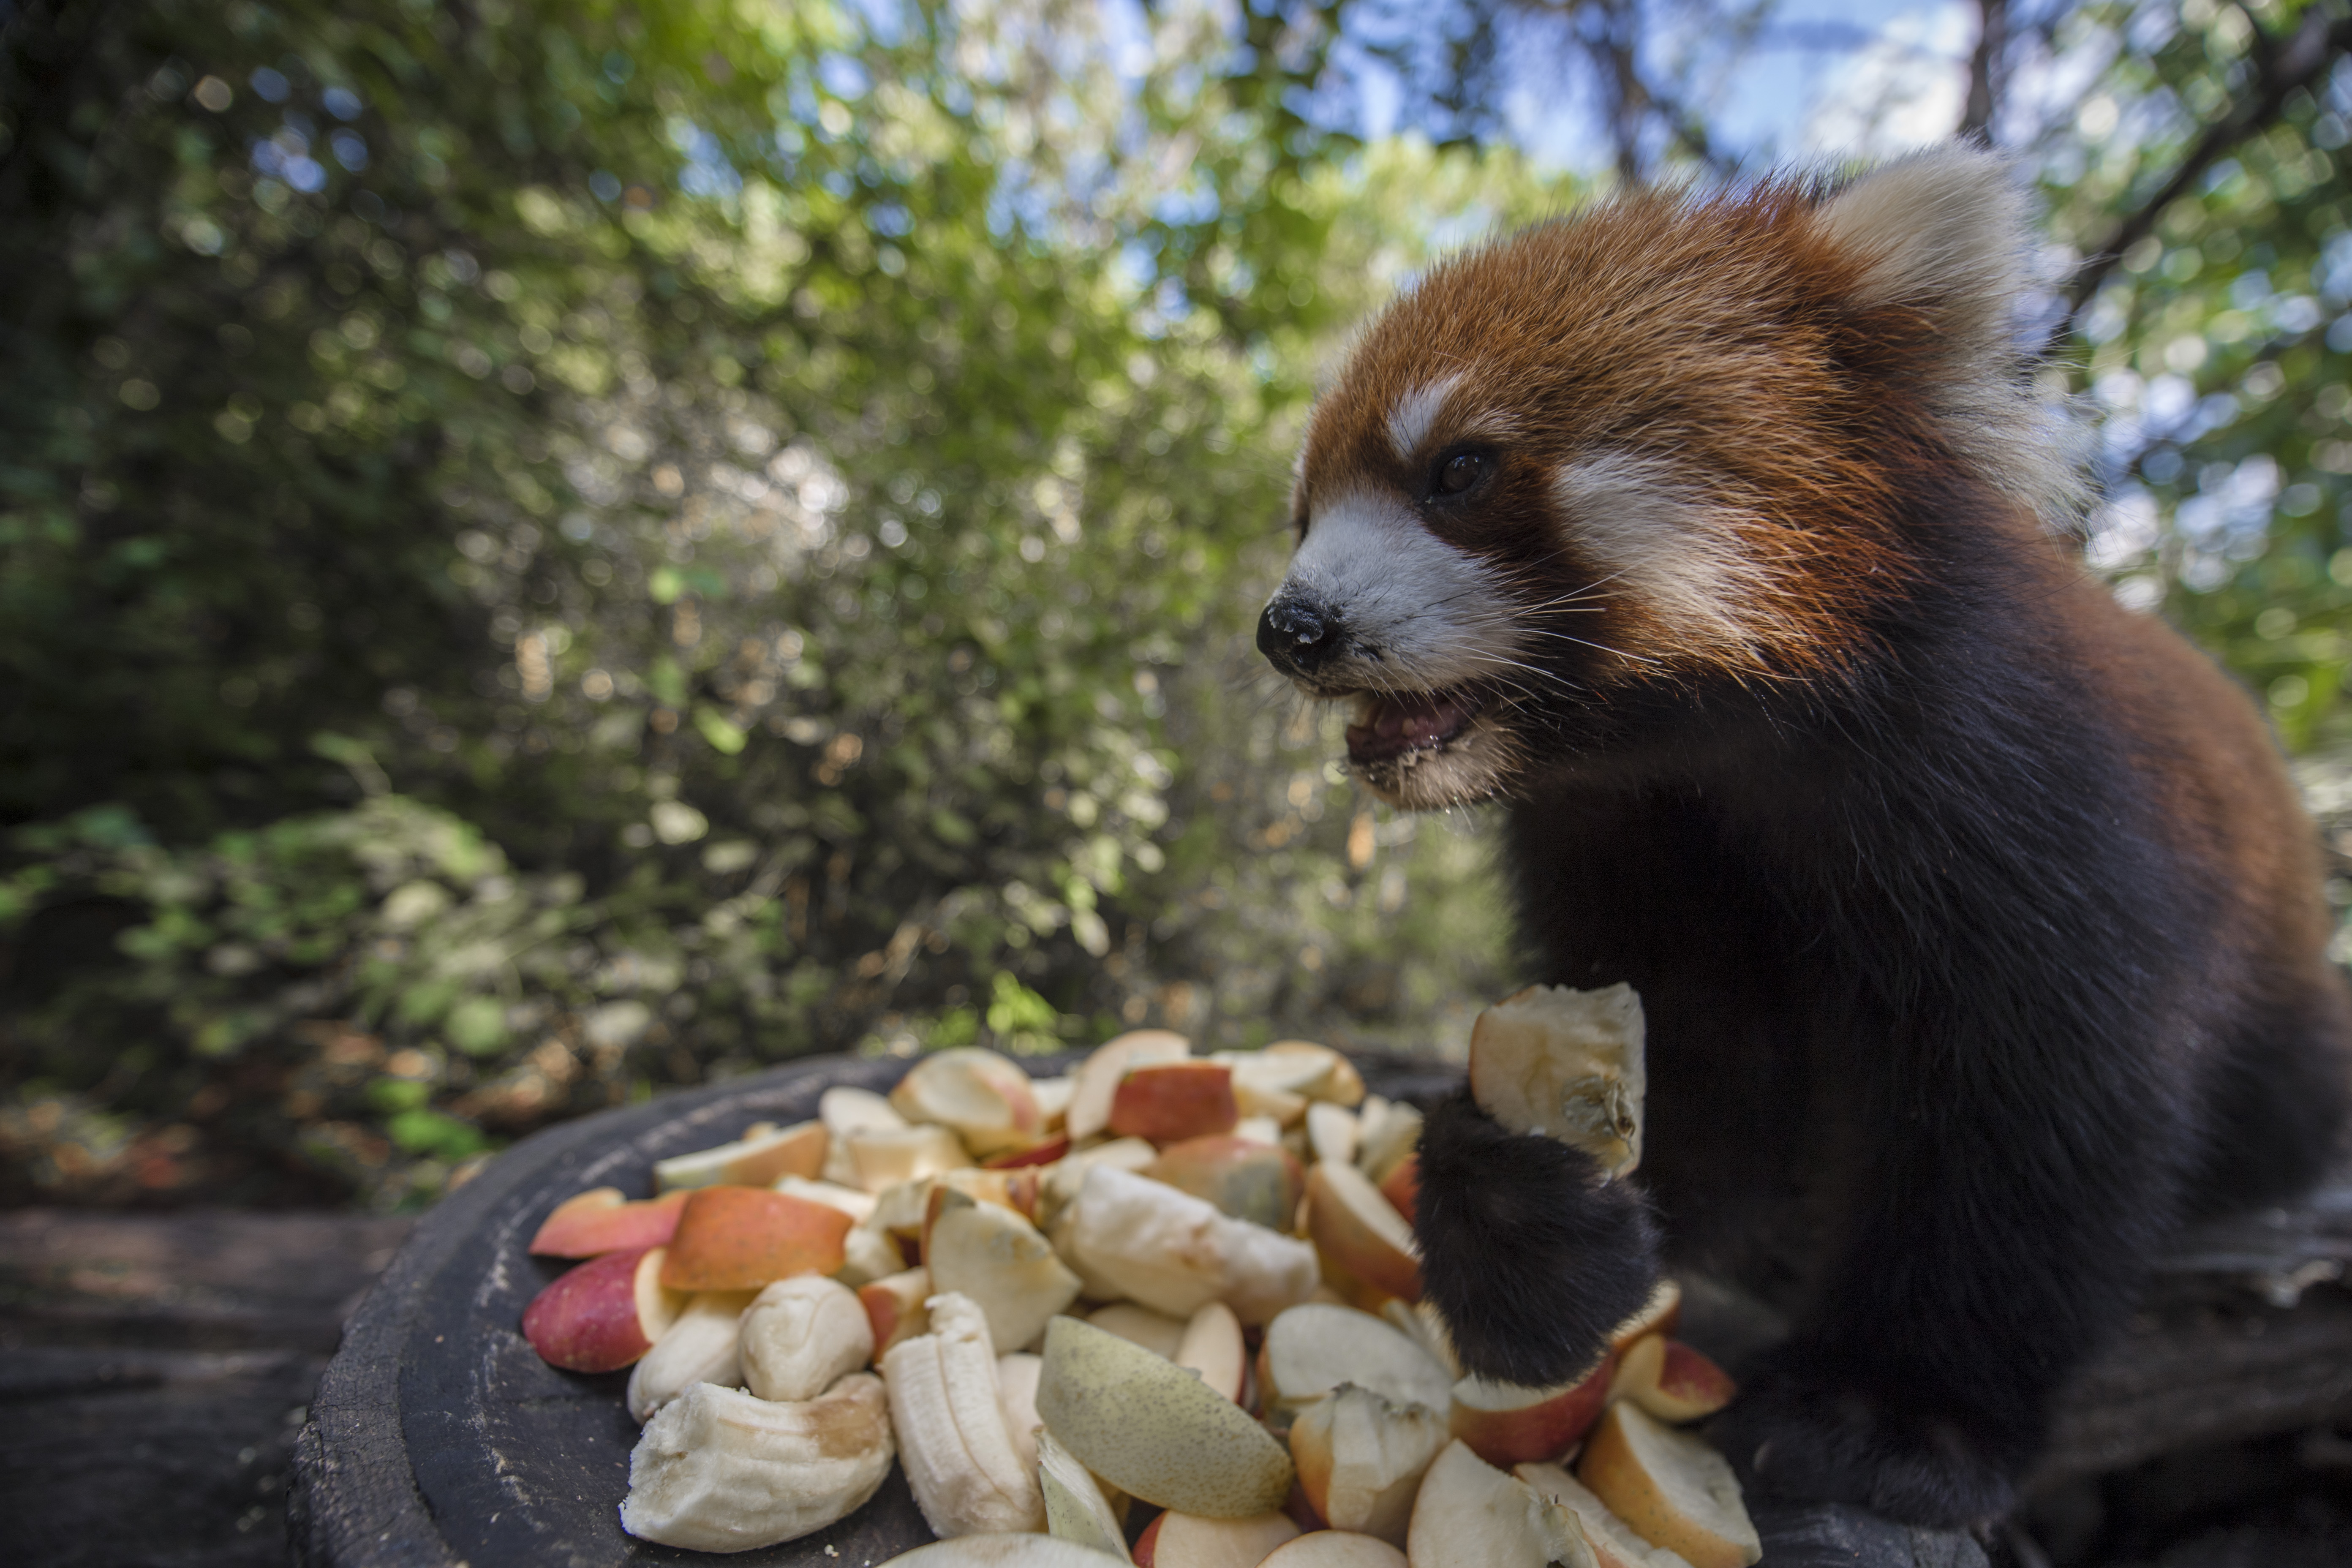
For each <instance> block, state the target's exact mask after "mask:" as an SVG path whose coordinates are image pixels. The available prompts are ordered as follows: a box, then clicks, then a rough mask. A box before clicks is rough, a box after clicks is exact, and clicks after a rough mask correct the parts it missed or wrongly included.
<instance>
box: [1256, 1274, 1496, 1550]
mask: <svg viewBox="0 0 2352 1568" xmlns="http://www.w3.org/2000/svg"><path fill="white" fill-rule="evenodd" d="M1343 1383H1352V1384H1356V1385H1357V1386H1358V1387H1360V1388H1366V1389H1370V1391H1371V1392H1373V1393H1374V1394H1379V1395H1381V1397H1382V1398H1384V1399H1386V1400H1388V1401H1389V1402H1390V1403H1391V1404H1394V1405H1423V1406H1425V1407H1426V1408H1428V1409H1429V1410H1430V1411H1431V1412H1432V1413H1433V1414H1437V1415H1441V1416H1442V1415H1443V1413H1444V1410H1445V1408H1446V1405H1447V1403H1448V1401H1449V1399H1450V1398H1451V1396H1452V1394H1453V1388H1454V1380H1453V1379H1452V1378H1451V1377H1449V1376H1448V1375H1447V1374H1446V1372H1445V1369H1444V1367H1442V1366H1440V1365H1438V1364H1437V1363H1436V1362H1434V1361H1433V1360H1431V1359H1430V1355H1429V1352H1427V1351H1424V1350H1423V1349H1422V1348H1421V1347H1420V1346H1419V1345H1417V1344H1415V1343H1414V1342H1412V1340H1410V1339H1408V1338H1406V1337H1405V1336H1404V1335H1403V1334H1401V1333H1399V1332H1398V1331H1396V1330H1394V1329H1392V1328H1391V1327H1389V1325H1388V1324H1386V1323H1384V1322H1382V1321H1380V1320H1379V1319H1378V1318H1375V1317H1373V1316H1372V1315H1371V1314H1370V1313H1369V1312H1360V1311H1358V1310H1355V1309H1354V1308H1353V1307H1332V1306H1326V1305H1324V1304H1322V1303H1320V1302H1309V1303H1307V1305H1305V1306H1302V1307H1293V1308H1291V1309H1290V1310H1288V1311H1286V1312H1284V1313H1283V1314H1282V1315H1281V1316H1279V1317H1277V1318H1276V1319H1275V1320H1274V1321H1273V1322H1271V1323H1269V1324H1267V1325H1266V1330H1265V1344H1264V1345H1263V1346H1262V1347H1261V1348H1260V1349H1259V1351H1258V1397H1259V1399H1261V1400H1262V1401H1264V1402H1265V1407H1266V1410H1267V1412H1268V1414H1269V1415H1277V1414H1285V1413H1291V1412H1296V1411H1297V1410H1298V1409H1300V1408H1301V1407H1302V1406H1304V1405H1307V1404H1308V1403H1309V1402H1310V1401H1313V1400H1317V1399H1320V1398H1322V1397H1323V1396H1324V1395H1325V1394H1328V1393H1330V1392H1331V1391H1332V1390H1333V1389H1335V1388H1337V1387H1339V1385H1340V1384H1343ZM1324 1517H1326V1518H1327V1519H1328V1517H1330V1516H1329V1515H1328V1514H1327V1515H1325V1516H1324Z"/></svg>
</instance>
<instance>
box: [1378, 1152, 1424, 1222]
mask: <svg viewBox="0 0 2352 1568" xmlns="http://www.w3.org/2000/svg"><path fill="white" fill-rule="evenodd" d="M1381 1196H1382V1197H1384V1198H1386V1199H1388V1201H1389V1206H1390V1207H1391V1208H1393V1209H1395V1210H1396V1212H1397V1213H1399V1214H1401V1215H1404V1222H1405V1224H1407V1225H1411V1224H1412V1215H1413V1210H1414V1209H1415V1208H1416V1207H1418V1206H1419V1205H1420V1202H1421V1155H1420V1153H1419V1152H1414V1153H1411V1154H1407V1155H1406V1156H1405V1157H1404V1158H1403V1159H1402V1160H1399V1161H1398V1162H1397V1163H1395V1164H1394V1165H1392V1166H1391V1167H1390V1168H1389V1173H1388V1174H1387V1175H1385V1176H1383V1177H1381Z"/></svg>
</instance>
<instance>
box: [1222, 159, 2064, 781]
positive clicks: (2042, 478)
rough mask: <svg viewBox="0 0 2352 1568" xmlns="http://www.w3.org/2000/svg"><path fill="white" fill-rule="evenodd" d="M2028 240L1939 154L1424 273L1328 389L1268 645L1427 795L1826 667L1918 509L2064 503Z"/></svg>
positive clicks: (1865, 619) (2035, 511) (1907, 535)
mask: <svg viewBox="0 0 2352 1568" xmlns="http://www.w3.org/2000/svg"><path fill="white" fill-rule="evenodd" d="M2025 243H2026V231H2025V226H2024V223H2023V218H2022V202H2021V197H2020V195H2018V193H2017V191H2016V189H2015V187H2014V185H2013V184H2012V182H2011V177H2010V174H2009V172H2008V170H2007V168H2006V167H2005V166H2004V165H2003V163H2001V162H2000V160H1999V159H1998V158H1996V157H1994V156H1993V155H1991V154H1989V153H1981V152H1977V151H1973V150H1969V149H1965V148H1952V149H1945V150H1939V151H1935V152H1929V153H1919V154H1916V155H1915V156H1912V157H1909V158H1906V159H1904V160H1901V161H1899V162H1897V163H1891V164H1888V165H1885V166H1884V167H1882V168H1880V169H1878V170H1876V171H1875V172H1874V173H1871V174H1867V175H1865V176H1864V177H1863V178H1862V179H1860V180H1858V181H1855V182H1853V183H1852V184H1845V185H1843V186H1833V185H1830V184H1824V183H1820V182H1803V181H1779V182H1769V183H1767V184H1762V185H1759V186H1757V187H1754V188H1751V189H1748V190H1746V191H1742V192H1738V193H1736V194H1732V195H1721V196H1716V197H1711V198H1706V199H1694V198H1691V197H1688V196H1685V195H1674V194H1655V193H1653V194H1642V195H1631V196H1625V197H1621V198H1618V199H1616V200H1612V201H1610V202H1606V203H1603V204H1601V205H1597V206H1594V207H1592V208H1591V209H1589V210H1587V211H1585V212H1582V213H1580V214H1578V215H1575V216H1570V217H1567V218H1564V219H1561V220H1559V221H1556V222H1552V223H1549V224H1545V225H1542V226H1538V227H1535V228H1531V229H1528V230H1526V231H1524V232H1522V233H1520V234H1517V235H1514V236H1512V237H1508V238H1506V239H1502V240H1499V241H1497V242H1496V243H1494V244H1491V245H1488V246H1486V247H1484V248H1481V249H1478V250H1475V251H1472V252H1470V253H1468V254H1466V255H1464V256H1461V257H1458V258H1454V259H1452V260H1449V261H1447V262H1445V263H1444V264H1442V265H1440V266H1438V267H1435V268H1432V269H1431V270H1430V271H1429V272H1428V273H1427V274H1426V275H1425V276H1424V277H1423V278H1422V279H1420V281H1419V282H1418V283H1417V284H1416V285H1415V286H1414V287H1413V288H1412V289H1411V290H1410V291H1409V292H1407V293H1406V294H1404V295H1403V296H1402V298H1400V299H1399V300H1396V302H1395V303H1393V304H1392V305H1391V306H1390V307H1389V308H1388V310H1386V311H1385V312H1384V313H1383V314H1382V315H1381V317H1379V318H1378V319H1377V320H1376V321H1374V322H1373V323H1372V324H1371V325H1370V328H1369V329H1368V330H1367V331H1366V332H1365V334H1364V336H1363V338H1362V340H1361V341H1360V342H1359V343H1358V344H1357V346H1356V347H1355V349H1354V350H1353V352H1352V353H1351V354H1350V356H1349V360H1348V363H1347V364H1346V366H1345V368H1344V369H1343V371H1342V372H1341V374H1340V376H1339V380H1338V382H1337V383H1336V384H1335V385H1334V386H1333V387H1332V388H1331V390H1330V391H1329V392H1328V393H1327V394H1326V395H1324V396H1323V397H1322V398H1321V399H1320V400H1319V401H1318V404H1317V405H1316V408H1315V411H1314V416H1313V418H1312V421H1311V424H1310V426H1309V428H1308V433H1307V442H1306V447H1305V450H1304V452H1303V453H1302V454H1301V456H1300V459H1299V469H1298V482H1297V489H1296V492H1295V494H1294V497H1293V501H1292V522H1293V526H1294V527H1295V529H1296V530H1297V536H1298V548H1297V554H1296V556H1295V557H1294V559H1293V561H1292V563H1291V567H1290V572H1289V574H1288V576H1287V577H1286V578H1285V579H1284V581H1283V584H1282V585H1281V587H1280V588H1279V589H1278V590H1277V591H1276V594H1275V595H1274V597H1273V599H1272V601H1271V602H1270V603H1269V604H1268V605H1266V607H1265V614H1264V615H1263V616H1262V617H1261V618H1260V621H1259V625H1258V646H1259V647H1260V648H1261V649H1263V650H1264V651H1265V654H1266V656H1267V658H1269V659H1271V660H1272V661H1273V663H1274V664H1275V665H1276V668H1279V669H1280V670H1281V671H1282V672H1283V673H1284V674H1286V675H1287V676H1288V677H1290V678H1291V679H1292V680H1293V681H1294V682H1295V683H1296V684H1297V685H1298V686H1299V687H1300V688H1301V689H1303V690H1305V691H1306V692H1307V693H1308V694H1310V695H1312V696H1315V697H1318V698H1326V699H1334V700H1355V701H1356V702H1357V703H1358V705H1359V711H1358V714H1357V722H1356V723H1355V724H1354V725H1353V726H1351V727H1350V729H1349V735H1348V741H1349V755H1350V758H1351V760H1352V761H1353V763H1355V765H1356V767H1357V770H1358V771H1359V772H1360V773H1361V774H1362V775H1363V776H1364V777H1365V778H1366V780H1367V781H1368V782H1369V783H1370V784H1371V786H1372V787H1373V788H1374V789H1375V790H1376V791H1377V792H1378V793H1380V794H1381V795H1382V796H1384V797H1385V798H1387V799H1389V800H1390V801H1391V802H1393V803H1395V804H1398V805H1404V806H1408V807H1413V808H1424V807H1433V806H1441V805H1450V804H1454V803H1456V802H1461V801H1468V800H1476V799H1480V798H1484V797H1486V796H1490V795H1507V794H1511V793H1514V792H1515V791H1516V790H1517V788H1519V787H1522V786H1524V785H1526V784H1531V783H1533V782H1534V781H1535V779H1536V778H1537V777H1538V775H1539V774H1540V773H1542V772H1543V771H1544V770H1545V769H1546V768H1548V767H1549V766H1553V765H1573V763H1574V760H1575V759H1576V758H1577V757H1579V756H1581V755H1588V754H1591V753H1592V752H1596V751H1598V752H1606V751H1609V750H1611V749H1612V748H1614V747H1622V746H1623V745H1625V744H1629V743H1638V742H1639V740H1640V738H1641V735H1642V734H1643V732H1644V729H1645V727H1647V729H1648V730H1653V731H1654V730H1657V729H1659V728H1660V727H1664V726H1671V725H1673V724H1675V723H1677V722H1687V721H1689V720H1690V719H1691V718H1692V717H1693V716H1694V715H1695V714H1697V713H1699V712H1701V711H1703V710H1706V709H1707V708H1708V706H1709V704H1710V703H1711V702H1712V703H1713V704H1714V706H1715V707H1716V709H1717V710H1719V709H1720V706H1721V702H1720V700H1719V699H1720V698H1721V697H1728V696H1732V695H1737V694H1742V693H1745V694H1750V695H1752V694H1756V693H1759V692H1761V693H1767V694H1769V693H1770V692H1771V691H1773V690H1776V689H1788V688H1789V687H1790V684H1791V683H1798V684H1801V685H1818V683H1820V682H1822V681H1824V680H1831V681H1833V680H1836V679H1840V678H1841V677H1842V676H1843V675H1845V674H1847V673H1850V672H1851V671H1852V670H1853V669H1854V668H1857V667H1858V666H1859V665H1860V664H1861V663H1862V662H1864V661H1866V660H1867V659H1868V658H1869V657H1870V655H1871V652H1872V648H1873V647H1874V644H1875V642H1876V633H1875V631H1874V617H1875V616H1879V615H1880V614H1882V613H1883V612H1884V608H1885V605H1887V604H1889V603H1890V602H1892V601H1894V600H1896V599H1899V598H1900V596H1901V595H1904V594H1905V593H1906V592H1907V591H1908V584H1911V583H1913V582H1915V581H1916V579H1917V577H1918V575H1919V574H1920V572H1921V570H1922V563H1921V559H1920V553H1919V550H1918V539H1917V537H1916V536H1917V534H1918V531H1919V530H1918V524H1917V514H1918V513H1919V512H1920V511H1921V510H1922V509H1923V508H1924V509H1927V510H1935V509H1936V508H1937V506H1938V504H1939V503H1941V504H1945V505H1946V506H1947V510H1948V504H1949V503H1952V502H1966V503H1968V504H1969V507H1970V509H1971V510H1974V511H1975V512H1978V513H1983V514H1989V515H1995V516H2002V517H2006V518H2008V519H2011V520H2014V522H2013V526H2016V527H2018V528H2020V529H2021V530H2022V529H2024V528H2028V527H2030V526H2031V520H2032V519H2033V518H2034V517H2036V516H2037V515H2040V514H2042V513H2045V512H2047V511H2050V510H2057V509H2060V508H2063V505H2064V504H2065V500H2066V497H2067V496H2068V495H2069V494H2070V493H2071V488H2072V486H2071V473H2072V462H2071V455H2070V453H2069V451H2068V449H2067V448H2068V446H2069V443H2068V441H2067V439H2066V438H2065V437H2064V435H2063V420H2061V419H2060V418H2059V417H2058V416H2056V415H2054V414H2053V412H2052V411H2051V409H2050V408H2049V406H2048V405H2046V404H2045V403H2044V402H2043V400H2042V398H2041V397H2040V396H2039V395H2038V394H2037V393H2036V391H2035V389H2034V388H2033V387H2032V384H2031V380H2030V369H2031V366H2030V363H2029V362H2028V360H2027V358H2026V357H2025V356H2024V355H2022V354H2021V353H2020V352H2019V350H2018V349H2017V347H2016V346H2015V342H2014V337H2013V331H2014V326H2015V323H2014V321H2013V317H2014V314H2015V307H2016V305H2017V301H2018V299H2019V296H2020V295H2021V292H2022V290H2023V289H2024V287H2025V278H2024V270H2023V266H2022V258H2023V255H2024V250H2025ZM1710 694H1717V696H1712V697H1711V696H1710Z"/></svg>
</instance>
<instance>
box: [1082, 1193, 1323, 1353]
mask: <svg viewBox="0 0 2352 1568" xmlns="http://www.w3.org/2000/svg"><path fill="white" fill-rule="evenodd" d="M1064 1220H1065V1222H1066V1229H1065V1230H1064V1231H1063V1232H1062V1233H1061V1237H1066V1242H1067V1247H1068V1252H1069V1256H1070V1261H1071V1263H1072V1266H1073V1267H1075V1268H1077V1270H1078V1271H1079V1272H1080V1274H1082V1275H1084V1276H1087V1279H1088V1282H1089V1283H1090V1284H1093V1283H1101V1284H1106V1285H1108V1286H1110V1287H1112V1288H1114V1289H1117V1290H1118V1291H1119V1292H1121V1293H1123V1294H1125V1295H1128V1296H1130V1297H1132V1298H1134V1299H1135V1300H1138V1301H1140V1302H1141V1303H1143V1305H1145V1306H1147V1307H1150V1308H1152V1309H1153V1310H1157V1311H1161V1312H1165V1313H1167V1314H1168V1315H1169V1316H1171V1317H1181V1318H1190V1317H1191V1316H1192V1314H1193V1313H1194V1312H1196V1311H1198V1310H1200V1309H1201V1308H1202V1306H1204V1305H1206V1304H1207V1303H1208V1302H1211V1301H1223V1302H1224V1303H1225V1304H1226V1305H1227V1306H1229V1307H1231V1308H1232V1309H1233V1310H1234V1314H1235V1315H1236V1316H1237V1317H1239V1318H1240V1319H1241V1321H1243V1322H1244V1323H1263V1322H1265V1321H1266V1320H1267V1319H1269V1318H1271V1317H1273V1316H1274V1315H1275V1314H1276V1312H1279V1311H1281V1310H1283V1309H1284V1308H1285V1307H1288V1306H1291V1305H1293V1304H1295V1303H1297V1302H1299V1301H1304V1300H1307V1297H1309V1296H1311V1295H1313V1294H1314V1293H1315V1281H1316V1267H1315V1250H1314V1248H1313V1247H1308V1246H1307V1244H1306V1243H1305V1242H1303V1241H1299V1240H1297V1239H1295V1238H1293V1237H1287V1236H1283V1235H1280V1234H1278V1233H1277V1232H1275V1231H1272V1230H1269V1229H1267V1228H1266V1227H1265V1226H1258V1225H1252V1224H1250V1223H1249V1222H1248V1221H1247V1220H1239V1219H1232V1218H1228V1217H1227V1216H1226V1215H1222V1214H1219V1213H1218V1212H1217V1210H1216V1208H1215V1206H1214V1205H1211V1204H1208V1203H1204V1202H1202V1200H1201V1199H1199V1198H1196V1197H1193V1196H1192V1194H1189V1193H1180V1192H1178V1191H1177V1190H1176V1189H1175V1188H1174V1187H1171V1186H1169V1185H1168V1184H1166V1183H1164V1182H1155V1181H1152V1180H1150V1178H1148V1177H1144V1176H1139V1175H1136V1174H1134V1173H1131V1172H1127V1171H1121V1170H1117V1169H1114V1168H1112V1167H1110V1166H1108V1165H1096V1166H1094V1167H1093V1168H1091V1169H1090V1170H1088V1171H1087V1180H1086V1185H1085V1186H1083V1187H1082V1188H1080V1189H1079V1192H1078V1196H1077V1201H1076V1202H1075V1203H1073V1204H1072V1205H1070V1207H1069V1210H1068V1212H1067V1214H1066V1215H1064ZM1061 1237H1057V1239H1059V1238H1061Z"/></svg>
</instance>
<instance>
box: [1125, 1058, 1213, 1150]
mask: <svg viewBox="0 0 2352 1568" xmlns="http://www.w3.org/2000/svg"><path fill="white" fill-rule="evenodd" d="M1239 1120H1241V1108H1240V1106H1239V1104H1238V1103H1237V1102H1236V1101H1235V1100H1234V1069H1233V1068H1229V1067H1226V1066H1224V1065H1223V1063H1221V1062H1162V1063H1159V1064H1157V1065H1153V1066H1148V1067H1139V1068H1130V1069H1129V1072H1128V1075H1127V1076H1126V1077H1125V1078H1123V1079H1119V1080H1118V1088H1117V1089H1113V1090H1112V1091H1111V1102H1110V1131H1111V1132H1112V1133H1114V1134H1115V1135H1117V1136H1118V1137H1121V1138H1148V1139H1150V1141H1151V1142H1154V1143H1158V1144H1161V1145H1163V1146H1164V1145H1166V1144H1170V1143H1180V1142H1183V1141H1184V1140H1185V1139H1187V1138H1202V1137H1206V1136H1208V1135H1210V1134H1211V1133H1216V1132H1231V1131H1233V1130H1234V1122H1235V1121H1239Z"/></svg>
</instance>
